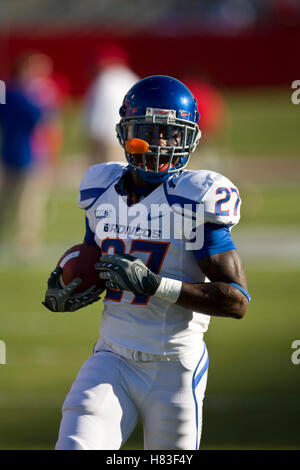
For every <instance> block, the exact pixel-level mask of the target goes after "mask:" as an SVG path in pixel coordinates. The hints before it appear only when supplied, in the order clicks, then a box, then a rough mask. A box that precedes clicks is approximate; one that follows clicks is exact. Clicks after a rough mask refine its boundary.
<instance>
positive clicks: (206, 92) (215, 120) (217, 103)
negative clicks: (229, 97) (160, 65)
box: [184, 77, 229, 143]
mask: <svg viewBox="0 0 300 470" xmlns="http://www.w3.org/2000/svg"><path fill="white" fill-rule="evenodd" d="M184 83H185V84H186V86H187V87H188V88H189V90H190V91H191V92H192V93H193V95H194V96H195V98H196V100H197V103H198V110H199V113H200V122H199V127H200V129H201V132H202V137H201V142H203V143H205V142H211V141H213V140H214V139H215V138H216V137H217V135H218V133H219V132H220V131H221V130H223V129H224V126H227V125H228V114H229V112H228V108H227V105H226V101H225V98H224V97H223V95H222V93H221V91H220V90H219V89H218V88H217V87H215V86H214V85H212V84H211V83H209V82H208V81H206V80H204V79H202V78H198V77H185V78H184Z"/></svg>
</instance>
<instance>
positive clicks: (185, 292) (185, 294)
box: [132, 171, 248, 319]
mask: <svg viewBox="0 0 300 470" xmlns="http://www.w3.org/2000/svg"><path fill="white" fill-rule="evenodd" d="M132 179H133V181H134V183H135V184H136V185H139V186H149V183H147V182H145V181H144V180H143V179H142V178H141V177H140V176H139V174H138V173H137V172H135V171H133V172H132ZM157 186H158V185H153V189H152V190H154V189H155V188H156V187H157ZM199 266H200V269H201V271H202V272H203V274H205V276H206V277H207V278H208V279H209V280H210V282H201V283H199V284H192V283H189V282H183V283H182V289H181V293H180V296H179V299H178V300H177V304H178V305H181V306H182V307H185V308H188V309H191V310H193V311H195V312H201V313H206V314H208V315H211V316H216V317H230V318H236V319H241V318H243V317H244V315H245V313H246V310H247V307H248V300H247V298H246V297H245V295H244V294H243V293H242V292H240V291H239V290H238V289H237V288H236V287H234V286H231V285H230V284H228V283H229V282H235V283H236V284H239V285H240V286H241V287H243V288H244V289H245V290H246V291H248V287H247V280H246V275H245V271H244V268H243V264H242V261H241V258H240V256H239V254H238V253H237V251H236V250H229V251H226V252H224V253H219V254H216V255H212V256H207V257H205V258H202V259H200V260H199Z"/></svg>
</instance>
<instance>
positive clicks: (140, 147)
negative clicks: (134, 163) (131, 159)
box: [125, 139, 150, 154]
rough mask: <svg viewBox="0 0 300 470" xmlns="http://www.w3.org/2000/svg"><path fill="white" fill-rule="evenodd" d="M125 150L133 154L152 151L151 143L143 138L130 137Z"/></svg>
mask: <svg viewBox="0 0 300 470" xmlns="http://www.w3.org/2000/svg"><path fill="white" fill-rule="evenodd" d="M125 150H126V152H128V153H131V154H141V153H147V152H150V150H149V144H148V142H146V141H145V140H142V139H128V140H126V142H125Z"/></svg>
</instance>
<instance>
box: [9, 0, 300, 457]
mask: <svg viewBox="0 0 300 470" xmlns="http://www.w3.org/2000/svg"><path fill="white" fill-rule="evenodd" d="M299 40H300V1H298V0H243V1H239V0H152V1H151V4H150V3H149V2H148V0H138V1H137V0H126V1H124V0H109V1H107V0H86V1H85V2H82V1H80V0H51V1H50V0H13V1H9V0H0V79H1V80H3V81H4V82H5V84H6V92H7V93H6V104H0V139H1V140H0V142H1V150H0V160H1V173H0V178H1V179H0V181H1V183H0V188H1V189H0V291H1V317H0V340H1V341H4V342H5V345H6V364H1V360H0V410H1V411H0V448H1V449H53V447H54V445H55V441H56V437H57V432H58V427H59V422H60V417H61V411H60V410H61V405H62V403H63V400H64V397H65V395H66V393H67V392H68V390H69V388H70V386H71V383H72V382H73V380H74V378H75V377H76V374H77V372H78V370H79V368H80V366H81V365H82V363H83V362H84V361H85V360H86V359H87V357H88V356H89V355H90V354H91V351H92V347H93V344H94V343H95V341H96V340H97V338H98V330H99V324H100V321H101V302H100V304H99V303H98V304H96V305H95V304H94V305H93V306H90V307H88V308H86V309H84V310H81V311H78V312H75V313H72V314H64V315H63V314H56V315H55V314H52V313H50V312H48V311H46V309H44V308H43V307H42V305H41V300H42V298H43V296H44V292H45V288H46V280H47V278H48V275H49V272H50V271H51V270H52V268H53V267H54V266H55V265H56V262H57V260H58V258H59V257H60V255H61V254H62V253H63V252H64V251H65V250H66V249H67V248H69V247H70V246H72V245H74V244H76V243H78V242H81V240H82V239H83V236H84V214H83V213H82V212H81V211H80V210H79V209H78V208H77V189H78V185H79V183H80V180H81V178H82V176H83V174H84V172H85V170H86V169H87V167H88V166H89V165H90V164H91V163H95V162H99V161H107V160H112V159H115V160H120V159H123V155H122V152H121V153H120V149H119V148H118V146H117V145H116V138H115V136H114V126H115V124H116V122H117V121H118V108H119V106H120V104H121V100H122V98H123V95H124V94H125V93H126V91H127V90H128V89H129V88H130V86H131V84H132V83H134V82H135V81H136V80H138V79H139V78H143V77H145V76H148V75H155V74H164V75H171V76H174V77H176V78H178V79H180V80H182V81H184V82H185V83H186V84H187V86H188V87H189V88H190V89H191V91H193V93H194V94H195V96H196V98H197V100H198V105H199V109H200V114H201V120H200V123H199V127H200V128H201V129H202V134H203V138H202V140H201V143H200V144H199V146H198V149H197V151H196V152H195V154H194V155H193V156H192V159H191V163H190V168H191V169H201V168H203V169H212V170H215V171H218V172H220V173H223V174H225V175H226V176H227V177H228V178H230V179H231V180H233V181H234V183H235V184H236V185H237V186H238V187H239V188H240V193H241V197H242V201H243V204H242V219H241V222H240V224H239V226H238V227H236V228H235V229H234V230H233V232H232V234H233V238H234V240H235V242H236V245H237V247H238V250H239V252H240V254H241V256H242V258H243V260H244V265H245V269H246V272H247V276H248V283H249V291H250V293H251V296H252V302H251V304H250V306H249V309H248V313H247V315H246V317H245V318H244V319H243V321H242V322H237V321H234V320H231V319H222V318H220V319H217V318H212V320H211V324H210V328H209V331H208V333H207V334H206V344H207V347H208V351H209V354H210V370H209V374H208V386H207V393H206V398H205V401H204V424H203V436H202V445H201V448H202V449H299V448H300V444H299V422H300V398H299V397H300V364H299V365H297V364H294V363H293V362H292V354H293V352H295V351H294V349H293V348H292V343H293V342H294V341H295V340H300V318H299V294H298V292H299V286H298V285H299V274H300V245H299V234H300V211H299V203H300V186H299V176H300V131H299V124H300V105H297V104H294V103H293V101H294V102H296V101H297V100H296V99H294V100H292V94H293V93H294V95H293V96H294V97H295V93H296V92H297V90H295V89H293V88H292V83H293V82H294V81H295V80H297V79H299V80H300V70H299V68H300V66H299V60H298V57H299V51H298V45H299ZM297 96H298V95H297ZM1 344H2V345H3V343H1ZM298 357H299V356H298ZM2 362H4V361H2ZM294 362H295V361H294ZM142 448H143V438H142V428H141V425H140V424H139V425H138V427H137V429H136V431H135V432H134V434H133V435H132V437H131V438H130V440H129V441H128V442H127V444H126V445H125V446H124V449H142Z"/></svg>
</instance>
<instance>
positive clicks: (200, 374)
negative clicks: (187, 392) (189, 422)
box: [192, 343, 209, 450]
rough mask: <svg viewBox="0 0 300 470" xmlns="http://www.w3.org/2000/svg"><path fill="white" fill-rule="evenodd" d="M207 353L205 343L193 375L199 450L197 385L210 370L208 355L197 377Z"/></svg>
mask: <svg viewBox="0 0 300 470" xmlns="http://www.w3.org/2000/svg"><path fill="white" fill-rule="evenodd" d="M205 352H206V346H205V343H204V351H203V353H202V356H201V358H200V361H199V362H198V364H197V366H196V368H195V371H194V375H193V382H192V387H193V397H194V401H195V408H196V446H195V449H196V450H197V449H198V433H199V430H198V427H199V423H198V403H197V399H196V387H197V385H198V384H199V382H200V380H201V379H202V377H203V375H204V374H205V372H206V371H207V369H208V365H209V358H208V355H207V359H206V361H205V364H204V366H203V367H202V369H201V370H200V372H199V374H198V375H197V376H196V377H195V375H196V371H197V369H198V366H199V364H200V363H201V361H202V359H203V356H204V354H205Z"/></svg>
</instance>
